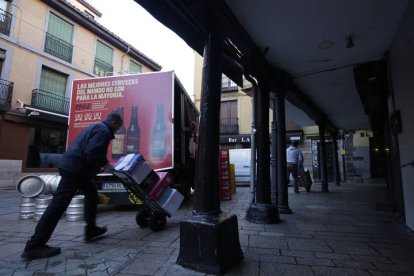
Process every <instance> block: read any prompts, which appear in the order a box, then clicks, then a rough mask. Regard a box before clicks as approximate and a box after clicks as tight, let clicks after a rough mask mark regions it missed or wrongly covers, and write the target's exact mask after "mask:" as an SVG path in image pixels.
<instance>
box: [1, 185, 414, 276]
mask: <svg viewBox="0 0 414 276" xmlns="http://www.w3.org/2000/svg"><path fill="white" fill-rule="evenodd" d="M320 188H321V187H320V185H318V184H314V185H313V187H312V192H310V193H306V192H304V191H302V192H301V193H299V194H294V193H293V191H292V190H291V189H292V187H289V204H290V207H291V209H292V211H293V214H282V215H280V217H281V222H280V223H278V224H273V225H262V224H252V223H249V222H248V221H246V220H245V219H244V217H245V213H246V208H247V207H248V206H249V203H250V198H251V193H250V192H249V188H247V187H237V193H236V194H235V195H234V199H233V200H232V201H227V202H222V204H221V208H222V210H224V211H226V212H231V213H235V214H237V216H238V223H239V229H240V230H239V236H240V243H241V245H242V249H243V253H244V259H243V261H241V262H240V263H239V264H238V265H236V266H235V267H233V269H232V270H231V271H230V272H229V273H228V275H303V276H304V275H414V262H413V259H414V233H413V232H412V231H410V230H409V229H408V228H407V227H406V226H405V225H404V224H403V223H402V222H401V219H400V218H398V217H397V216H396V215H395V214H394V213H385V212H378V211H375V204H376V202H378V200H380V198H381V197H382V195H383V194H384V188H385V185H384V184H381V183H375V182H372V183H341V186H338V187H337V186H333V185H332V184H331V183H330V186H329V189H330V192H329V193H321V192H320V191H321V189H320ZM19 205H20V196H19V194H18V193H17V192H16V191H14V190H0V221H1V224H0V275H120V276H127V275H205V274H204V273H199V272H195V271H192V270H188V269H184V268H182V267H181V266H179V265H177V264H176V263H175V261H176V259H177V256H178V251H179V223H180V220H181V219H182V218H183V217H184V216H187V215H190V214H191V210H192V202H191V200H189V201H187V202H186V203H185V204H184V205H183V206H182V207H181V208H180V210H179V211H178V213H177V214H175V215H174V216H173V217H172V218H169V219H167V226H166V228H165V229H164V230H163V231H160V232H152V231H151V230H150V229H149V228H139V227H138V226H137V225H136V223H135V215H136V210H135V209H133V208H120V207H116V206H104V205H101V206H99V213H98V223H99V225H107V226H108V228H109V231H108V234H107V235H106V238H105V239H100V240H98V241H96V242H95V243H93V244H86V243H83V225H84V223H83V222H68V221H66V219H65V218H62V220H61V221H60V222H59V224H58V227H57V229H56V231H55V233H54V235H53V236H52V239H51V241H50V243H49V244H50V245H54V246H61V247H62V253H61V254H60V255H58V256H55V257H52V258H49V259H40V260H33V261H29V262H28V261H24V260H22V259H21V258H20V254H21V253H22V250H23V247H24V244H25V242H26V240H27V239H28V238H29V236H30V235H31V234H32V233H33V230H34V227H35V226H36V222H35V221H34V220H19V219H18V215H19Z"/></svg>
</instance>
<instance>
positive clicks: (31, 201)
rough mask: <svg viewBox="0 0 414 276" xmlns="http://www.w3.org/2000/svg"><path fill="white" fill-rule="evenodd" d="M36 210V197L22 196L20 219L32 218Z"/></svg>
mask: <svg viewBox="0 0 414 276" xmlns="http://www.w3.org/2000/svg"><path fill="white" fill-rule="evenodd" d="M34 212H35V198H34V197H25V196H22V197H21V199H20V208H19V219H32V218H34Z"/></svg>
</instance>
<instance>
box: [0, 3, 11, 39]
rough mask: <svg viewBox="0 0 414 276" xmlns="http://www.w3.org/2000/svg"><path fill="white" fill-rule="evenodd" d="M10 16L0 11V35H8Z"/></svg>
mask: <svg viewBox="0 0 414 276" xmlns="http://www.w3.org/2000/svg"><path fill="white" fill-rule="evenodd" d="M11 22H12V15H11V13H9V12H6V11H5V10H3V9H0V33H3V34H5V35H10V27H11Z"/></svg>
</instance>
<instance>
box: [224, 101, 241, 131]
mask: <svg viewBox="0 0 414 276" xmlns="http://www.w3.org/2000/svg"><path fill="white" fill-rule="evenodd" d="M220 133H228V134H238V133H239V118H237V100H233V101H224V102H221V107H220Z"/></svg>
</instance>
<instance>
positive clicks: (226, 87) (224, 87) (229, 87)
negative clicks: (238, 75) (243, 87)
mask: <svg viewBox="0 0 414 276" xmlns="http://www.w3.org/2000/svg"><path fill="white" fill-rule="evenodd" d="M221 91H222V92H229V91H237V84H236V83H235V82H234V81H232V80H231V79H229V78H228V77H227V76H225V75H222V76H221Z"/></svg>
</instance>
